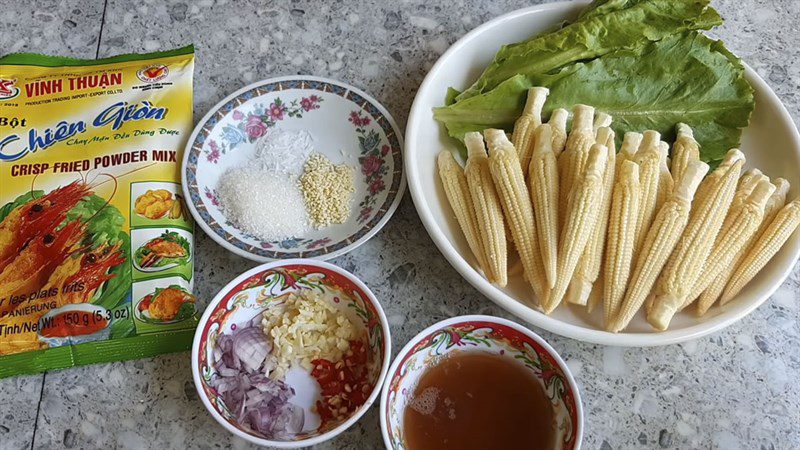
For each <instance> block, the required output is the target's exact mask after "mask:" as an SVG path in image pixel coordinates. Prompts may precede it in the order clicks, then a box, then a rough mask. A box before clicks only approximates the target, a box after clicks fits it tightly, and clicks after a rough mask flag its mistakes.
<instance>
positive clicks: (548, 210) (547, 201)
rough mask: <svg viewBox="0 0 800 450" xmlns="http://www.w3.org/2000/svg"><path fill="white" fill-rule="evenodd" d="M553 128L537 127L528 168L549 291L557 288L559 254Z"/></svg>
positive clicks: (546, 125)
mask: <svg viewBox="0 0 800 450" xmlns="http://www.w3.org/2000/svg"><path fill="white" fill-rule="evenodd" d="M553 137H554V136H553V128H552V126H551V125H550V124H544V125H540V126H539V128H537V129H536V132H535V133H534V135H533V142H534V147H533V155H531V163H530V167H529V168H528V181H529V184H530V187H531V200H532V202H533V214H534V218H535V219H536V231H537V238H538V240H539V250H540V251H541V252H542V265H543V266H544V272H545V277H546V279H547V284H548V287H549V288H551V289H552V288H553V287H554V286H555V284H556V265H557V254H558V166H557V162H556V155H555V154H554V153H553Z"/></svg>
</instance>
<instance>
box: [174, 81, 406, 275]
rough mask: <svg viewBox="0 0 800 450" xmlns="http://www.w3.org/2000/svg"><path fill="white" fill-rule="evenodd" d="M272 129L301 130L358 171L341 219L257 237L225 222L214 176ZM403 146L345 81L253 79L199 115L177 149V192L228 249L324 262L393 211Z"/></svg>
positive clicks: (371, 103)
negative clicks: (278, 236) (180, 152)
mask: <svg viewBox="0 0 800 450" xmlns="http://www.w3.org/2000/svg"><path fill="white" fill-rule="evenodd" d="M279 128H280V129H288V130H307V131H308V132H309V133H310V134H311V136H312V138H313V140H314V150H315V151H316V152H318V153H322V154H324V155H325V156H327V157H328V158H329V159H330V160H331V161H332V162H333V163H335V164H347V165H348V166H351V167H354V168H357V169H356V171H355V173H356V176H355V180H354V181H355V186H354V187H355V193H354V194H353V203H352V212H351V214H350V217H349V219H348V220H347V222H346V223H344V224H342V225H335V226H331V227H326V228H323V229H320V230H313V231H311V232H308V233H305V234H304V235H302V236H294V237H292V238H290V239H286V240H283V241H271V242H263V241H262V240H260V239H258V238H256V237H254V236H250V235H247V234H245V233H243V232H242V231H240V230H238V229H237V228H236V227H235V226H234V225H233V224H231V223H230V221H228V220H227V218H226V217H225V215H224V214H223V212H222V210H221V209H220V207H219V202H218V197H217V193H216V185H217V181H218V179H219V176H220V175H221V174H222V173H223V172H224V171H225V170H226V169H227V168H229V167H233V166H239V165H242V164H244V163H245V162H246V161H247V160H248V159H250V158H251V157H252V156H253V155H254V153H255V142H256V140H258V139H259V138H260V137H262V136H264V135H267V134H269V133H270V132H271V131H272V130H274V129H279ZM402 146H403V139H402V136H401V135H400V131H399V129H398V127H397V124H395V122H394V119H392V117H391V116H390V115H389V113H388V112H387V111H386V109H385V108H383V106H381V105H380V104H379V103H378V102H376V101H375V100H374V99H372V98H371V97H370V96H369V95H367V94H365V93H364V92H362V91H360V90H358V89H356V88H354V87H352V86H349V85H347V84H344V83H340V82H338V81H333V80H326V79H323V78H316V77H309V76H293V77H283V78H274V79H270V80H265V81H259V82H257V83H254V84H251V85H249V86H246V87H244V88H242V89H240V90H238V91H236V92H234V93H233V94H231V95H230V96H228V97H227V98H225V99H224V100H222V101H221V102H220V103H219V104H217V105H216V106H214V107H213V108H212V109H211V110H210V111H209V112H208V114H206V116H205V117H203V119H202V120H200V122H199V123H198V125H197V127H196V128H195V130H194V132H193V133H192V136H191V137H190V138H189V141H188V143H187V144H186V150H185V152H184V157H183V166H182V170H181V176H182V181H183V191H184V195H185V197H186V198H187V199H190V201H189V202H188V204H189V207H190V209H191V211H192V214H193V215H194V218H195V220H196V221H197V223H199V224H200V226H201V227H202V228H203V230H204V231H205V232H206V233H208V235H209V236H211V237H212V238H213V239H214V240H215V241H217V243H219V244H220V245H222V246H223V247H225V248H227V249H229V250H231V251H232V252H234V253H237V254H239V255H241V256H244V257H246V258H250V259H252V260H255V261H261V262H265V261H272V260H276V259H287V258H315V259H329V258H333V257H336V256H340V255H342V254H344V253H346V252H348V251H350V250H352V249H354V248H356V247H358V246H359V245H361V244H363V243H364V242H366V241H367V240H368V239H369V238H371V237H372V236H374V235H375V234H376V233H377V232H378V231H379V230H380V229H381V227H383V225H385V224H386V222H388V221H389V218H390V217H391V216H392V214H393V213H394V211H395V210H396V209H397V206H398V204H399V203H400V199H401V198H402V195H403V191H404V190H405V178H404V177H403V164H402V155H401V149H402ZM286 207H287V208H292V207H294V208H297V207H302V205H286Z"/></svg>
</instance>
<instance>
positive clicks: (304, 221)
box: [217, 167, 310, 241]
mask: <svg viewBox="0 0 800 450" xmlns="http://www.w3.org/2000/svg"><path fill="white" fill-rule="evenodd" d="M217 192H218V194H219V202H220V206H221V207H222V209H223V211H224V213H225V215H226V217H227V218H228V219H229V220H230V221H231V222H232V223H233V224H234V225H235V226H236V227H238V228H239V229H240V230H241V231H243V232H245V233H247V234H249V235H252V236H255V237H257V238H259V239H262V240H264V241H280V240H283V239H288V238H292V237H295V236H300V235H303V234H304V233H306V232H308V231H309V229H310V227H309V222H308V213H307V212H306V209H305V208H304V207H303V194H302V193H301V192H300V188H299V186H298V183H297V179H296V178H294V177H291V176H288V175H285V174H284V175H281V174H275V173H270V172H267V171H265V170H262V169H260V168H257V167H234V168H230V169H228V170H226V171H225V172H224V173H223V174H222V176H220V178H219V182H218V184H217Z"/></svg>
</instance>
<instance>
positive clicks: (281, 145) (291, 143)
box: [255, 128, 314, 175]
mask: <svg viewBox="0 0 800 450" xmlns="http://www.w3.org/2000/svg"><path fill="white" fill-rule="evenodd" d="M313 151H314V138H312V137H311V133H309V132H308V131H306V130H284V129H281V128H273V129H272V130H270V131H269V132H268V133H267V134H265V135H264V136H263V137H261V138H260V139H259V140H258V141H256V156H255V160H256V162H257V163H258V164H260V165H261V168H262V169H264V170H266V171H269V172H273V173H284V174H296V175H299V174H300V172H302V171H303V166H304V165H305V163H306V160H307V159H308V157H309V156H311V153H312V152H313Z"/></svg>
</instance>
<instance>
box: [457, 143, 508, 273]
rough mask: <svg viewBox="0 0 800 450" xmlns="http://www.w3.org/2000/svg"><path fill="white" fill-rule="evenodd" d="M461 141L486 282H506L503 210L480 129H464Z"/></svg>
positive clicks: (506, 252)
mask: <svg viewBox="0 0 800 450" xmlns="http://www.w3.org/2000/svg"><path fill="white" fill-rule="evenodd" d="M464 144H465V145H466V147H467V167H466V168H465V170H464V174H465V176H466V178H467V186H468V187H469V193H470V196H471V197H472V203H473V205H474V206H475V218H476V221H477V224H478V232H479V234H480V236H481V243H482V244H483V255H484V260H485V261H486V265H485V266H484V268H483V271H484V272H485V273H486V277H487V278H488V279H489V281H490V282H492V283H495V284H497V285H499V286H505V285H506V284H507V283H508V248H507V247H506V245H507V244H506V233H505V228H504V225H503V211H502V209H501V206H500V200H499V199H498V197H497V192H496V191H495V187H494V181H492V174H491V172H490V171H489V157H488V155H487V154H486V149H485V148H484V146H483V137H482V136H481V134H480V133H478V132H471V133H467V134H466V135H465V136H464Z"/></svg>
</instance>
